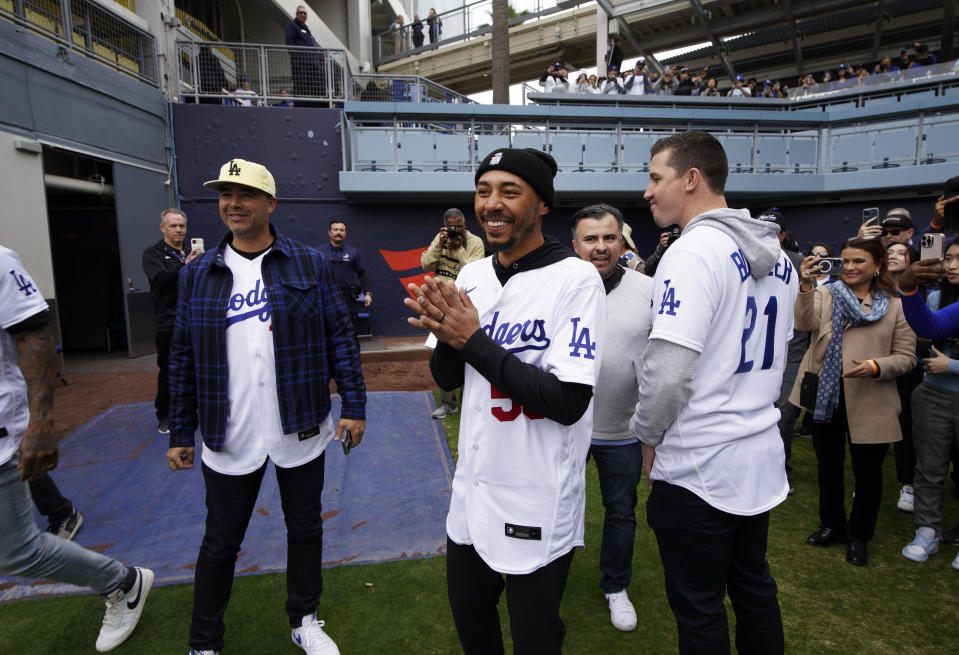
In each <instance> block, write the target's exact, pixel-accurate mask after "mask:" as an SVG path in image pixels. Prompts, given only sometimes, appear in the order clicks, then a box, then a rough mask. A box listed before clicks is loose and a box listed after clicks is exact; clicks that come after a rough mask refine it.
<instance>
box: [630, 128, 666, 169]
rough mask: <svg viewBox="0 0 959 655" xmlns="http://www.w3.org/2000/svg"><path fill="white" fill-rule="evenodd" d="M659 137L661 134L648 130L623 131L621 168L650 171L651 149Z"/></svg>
mask: <svg viewBox="0 0 959 655" xmlns="http://www.w3.org/2000/svg"><path fill="white" fill-rule="evenodd" d="M658 139H659V135H654V134H650V133H648V132H623V145H622V150H621V151H620V170H622V171H627V170H630V169H635V170H640V171H642V172H644V173H646V172H649V161H650V159H652V157H650V155H649V149H650V148H652V147H653V144H654V143H656V141H657V140H658Z"/></svg>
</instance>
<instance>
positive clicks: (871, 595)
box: [0, 414, 959, 655]
mask: <svg viewBox="0 0 959 655" xmlns="http://www.w3.org/2000/svg"><path fill="white" fill-rule="evenodd" d="M458 425H459V414H453V415H451V416H449V417H448V418H446V419H444V427H445V429H446V430H447V433H448V438H449V439H450V440H451V441H453V442H454V444H455V434H456V432H455V430H456V428H457V427H458ZM454 452H455V451H454ZM792 463H793V466H794V467H795V472H794V474H793V482H794V484H795V486H796V494H795V495H794V496H791V497H790V498H788V499H787V500H786V501H785V502H784V503H783V504H782V505H780V506H779V507H777V508H776V509H775V510H773V512H772V515H771V526H770V535H769V561H770V565H771V567H772V572H773V575H774V577H775V578H776V580H777V582H778V584H779V599H780V604H781V606H782V612H783V622H784V624H785V631H786V643H787V647H786V652H787V653H797V654H799V653H803V654H806V653H808V654H810V655H819V654H830V653H835V654H841V655H852V654H857V655H858V654H861V653H866V654H868V655H909V654H916V655H939V654H942V655H955V653H956V652H957V651H959V604H957V601H959V571H956V570H954V569H952V568H951V567H950V566H949V564H950V562H951V560H952V558H953V557H954V556H955V554H956V549H955V548H952V547H949V546H944V547H943V549H942V551H941V552H940V553H939V554H937V555H934V556H933V557H932V558H930V560H929V561H928V562H926V563H924V564H916V563H914V562H910V561H908V560H906V559H904V558H903V557H902V556H901V555H900V554H899V551H900V550H901V549H902V547H903V546H904V545H905V544H906V543H907V542H909V540H910V539H911V538H912V536H913V533H914V532H915V528H914V525H913V521H912V515H911V514H906V513H903V512H900V511H899V510H897V509H896V507H895V503H896V498H897V494H898V489H899V486H898V484H897V483H896V480H895V467H894V463H893V461H892V453H891V452H890V455H889V457H888V458H887V460H886V464H885V466H886V487H885V492H884V499H883V505H882V511H881V514H880V517H879V524H878V528H877V531H876V538H875V540H874V541H872V542H871V543H870V544H869V566H867V567H865V568H857V567H854V566H851V565H849V564H847V563H846V562H845V561H844V559H843V556H844V554H845V550H844V548H843V547H842V546H834V547H832V548H826V549H820V548H813V547H811V546H808V545H806V543H805V538H806V536H807V535H808V534H809V533H810V532H812V531H813V530H815V529H816V527H817V523H818V520H817V512H816V504H817V494H816V466H815V456H814V454H813V450H812V443H811V440H809V439H798V438H797V439H796V440H795V441H794V445H793V462H792ZM410 474H411V475H412V474H414V473H413V472H411V473H410ZM587 478H588V480H587V482H588V484H587V493H588V496H587V518H586V548H585V549H580V550H577V552H576V555H575V557H574V558H573V566H572V569H571V571H570V576H569V582H568V585H567V588H566V595H565V597H564V601H563V618H564V619H565V621H566V625H567V628H568V632H567V638H566V643H565V649H564V652H566V653H567V654H569V655H587V654H589V655H591V654H593V653H642V654H643V655H656V654H660V653H663V654H665V653H675V652H676V643H677V641H676V626H675V622H674V620H673V617H672V614H671V613H670V610H669V606H668V605H667V603H666V596H665V591H664V588H663V579H662V575H663V573H662V566H661V564H660V561H659V554H658V551H657V548H656V541H655V538H654V537H653V534H652V532H651V531H650V529H649V528H648V527H647V526H646V524H645V512H644V502H645V498H646V495H647V493H648V488H647V487H646V482H645V480H644V481H643V482H642V483H641V486H640V492H641V503H640V506H639V508H638V511H637V514H638V523H639V530H638V535H637V538H636V551H635V556H634V564H633V582H632V584H631V585H630V587H629V593H630V597H631V598H632V599H633V601H634V603H635V605H636V610H637V614H638V615H639V627H638V629H637V630H636V631H635V632H633V633H621V632H617V631H616V630H615V629H614V628H612V626H611V625H610V624H609V614H608V610H607V609H606V605H605V601H604V599H603V595H602V592H601V591H600V589H599V587H598V582H599V576H600V573H599V564H598V562H599V539H600V534H601V529H602V505H601V504H600V499H599V487H598V483H597V479H596V469H595V466H593V464H592V463H590V464H589V465H588V466H587ZM850 485H851V482H850ZM849 489H850V495H851V486H850V487H849ZM947 492H948V493H947V498H946V504H945V516H946V519H947V525H952V524H954V523H956V522H959V502H957V501H956V499H955V498H954V496H953V495H952V482H951V480H950V481H949V482H948V483H947ZM284 594H285V591H284V576H282V575H275V574H272V575H256V576H245V577H241V578H237V580H236V582H235V584H234V586H233V596H232V601H231V603H230V607H229V610H228V612H227V615H226V624H227V635H226V639H227V648H226V650H225V651H224V653H225V655H230V654H231V653H236V654H238V655H239V654H243V655H247V654H248V655H257V654H273V653H290V654H291V655H295V654H296V653H298V652H302V651H300V650H299V649H297V648H296V647H295V646H293V644H292V643H291V642H290V637H289V630H288V627H287V620H286V616H285V613H284V611H283V602H284ZM191 601H192V587H191V586H190V585H177V586H167V587H158V588H156V589H155V590H154V591H153V593H152V594H151V596H150V598H149V601H148V603H147V606H146V609H145V611H144V615H143V619H142V621H141V622H140V625H139V626H138V627H137V630H136V632H135V633H134V634H133V636H132V637H131V638H130V641H129V642H127V643H126V644H124V645H123V646H121V647H119V648H118V649H117V650H116V651H115V652H117V653H124V654H129V655H135V654H150V655H154V654H159V653H162V654H166V653H174V654H180V655H186V653H187V651H188V646H187V629H188V627H189V621H190V611H191ZM500 605H501V607H500V610H501V616H502V617H503V625H504V631H506V630H507V628H508V620H507V618H506V615H505V599H504V600H503V602H501V604H500ZM727 607H728V603H727ZM102 609H103V605H102V604H101V602H100V601H99V599H98V598H97V597H95V596H76V597H67V598H52V599H43V600H35V601H23V602H13V603H5V604H3V605H0V625H2V626H3V630H0V653H30V654H43V653H57V654H65V653H92V652H94V650H93V642H94V640H95V639H96V635H97V631H98V629H99V625H100V619H101V617H102ZM319 615H320V617H321V618H322V619H325V620H326V621H327V631H328V632H329V634H330V635H331V636H332V637H333V638H334V639H335V640H336V642H337V643H338V644H339V647H340V651H341V652H342V653H343V655H366V654H376V655H381V654H382V655H430V654H446V653H449V654H455V653H459V652H461V651H460V650H459V647H458V642H457V639H456V634H455V631H454V629H453V622H452V618H451V616H450V610H449V606H448V604H447V600H446V584H445V570H444V560H443V558H442V557H434V558H429V559H420V560H410V561H401V562H388V563H383V564H371V565H364V566H338V567H334V568H329V569H326V570H325V571H324V592H323V599H322V601H321V605H320V610H319ZM730 626H731V630H734V629H735V620H734V617H733V616H732V612H731V610H730ZM507 643H508V637H507ZM507 652H510V649H509V648H507ZM733 652H735V648H734V649H733Z"/></svg>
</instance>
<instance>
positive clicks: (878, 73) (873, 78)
mask: <svg viewBox="0 0 959 655" xmlns="http://www.w3.org/2000/svg"><path fill="white" fill-rule="evenodd" d="M937 63H939V62H938V58H937V56H936V55H935V54H933V53H931V52H929V48H928V46H926V45H925V44H923V43H915V44H914V46H913V47H912V48H911V49H903V50H902V52H901V53H900V55H899V56H898V57H895V58H893V57H883V58H882V59H880V60H879V61H877V62H873V63H864V64H857V65H850V64H845V63H841V64H838V65H837V66H836V68H834V69H830V70H826V71H823V72H822V73H819V74H815V73H806V74H803V75H800V76H799V77H798V79H797V81H796V84H795V86H790V84H789V82H788V81H783V80H778V79H767V80H759V79H758V78H755V77H750V78H746V77H744V76H743V75H736V76H735V77H733V79H732V80H731V81H730V86H729V87H728V88H727V87H723V88H720V86H719V84H718V81H717V77H716V76H715V75H711V74H710V70H709V68H708V67H705V66H704V67H703V68H702V69H701V70H699V71H695V70H691V69H689V68H687V67H686V66H683V65H682V64H671V65H668V66H666V67H665V68H664V69H663V71H662V73H659V72H657V71H654V70H649V69H647V66H646V61H645V59H644V58H642V57H641V58H639V59H638V60H637V61H636V64H635V66H634V67H633V68H632V69H626V68H624V69H623V70H622V71H621V70H619V68H618V67H617V66H610V67H609V68H608V70H607V71H606V75H605V76H600V77H597V75H595V74H592V75H591V74H588V73H587V71H586V70H580V71H579V72H578V73H577V76H576V81H575V82H574V83H570V81H569V79H568V68H567V67H565V66H564V65H563V64H562V63H560V62H557V63H555V64H553V65H551V66H550V67H549V68H548V69H547V71H546V73H545V74H544V75H543V76H542V77H541V78H540V80H539V84H540V86H541V87H542V88H543V90H544V91H546V92H547V93H549V92H564V93H580V94H587V95H588V94H597V95H676V96H710V97H720V96H721V97H731V98H786V97H789V96H796V95H806V94H810V93H822V92H824V91H833V90H841V89H847V88H854V87H857V86H866V85H870V84H877V83H882V82H894V81H897V80H901V79H909V77H910V76H912V75H916V74H918V72H919V71H918V70H917V69H924V67H927V66H934V65H936V64H937ZM955 68H957V69H959V60H956V65H955Z"/></svg>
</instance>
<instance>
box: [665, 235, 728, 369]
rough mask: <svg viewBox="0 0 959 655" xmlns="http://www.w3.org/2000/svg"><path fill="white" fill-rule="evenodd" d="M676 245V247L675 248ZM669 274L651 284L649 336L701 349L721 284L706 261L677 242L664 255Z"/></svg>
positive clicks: (692, 348)
mask: <svg viewBox="0 0 959 655" xmlns="http://www.w3.org/2000/svg"><path fill="white" fill-rule="evenodd" d="M677 246H678V247H677ZM667 261H668V263H669V266H668V268H667V269H664V270H668V275H664V276H656V279H655V283H654V286H653V303H652V307H651V308H652V312H653V330H652V332H651V333H650V335H649V338H650V339H665V340H667V341H671V342H673V343H675V344H677V345H680V346H685V347H686V348H689V349H691V350H695V351H696V352H699V353H701V352H703V347H704V345H705V344H706V339H707V337H708V336H709V333H710V329H711V328H712V318H713V316H715V313H716V308H717V307H718V306H719V303H720V299H721V297H722V287H721V285H720V283H719V282H718V280H717V276H716V272H715V271H714V270H712V266H711V264H710V262H709V260H706V259H704V258H703V257H702V256H701V255H699V254H697V253H696V252H693V251H692V250H687V249H685V248H684V247H683V245H681V244H679V242H677V243H675V244H673V247H672V248H670V250H668V251H667V252H666V254H665V255H664V256H663V262H662V263H661V264H660V265H661V266H662V264H665V263H666V262H667Z"/></svg>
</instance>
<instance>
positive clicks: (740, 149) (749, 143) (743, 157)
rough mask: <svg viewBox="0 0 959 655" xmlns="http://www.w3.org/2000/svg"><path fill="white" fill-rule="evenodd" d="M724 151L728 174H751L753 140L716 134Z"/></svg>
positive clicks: (747, 137)
mask: <svg viewBox="0 0 959 655" xmlns="http://www.w3.org/2000/svg"><path fill="white" fill-rule="evenodd" d="M716 138H717V139H719V142H720V143H722V144H723V149H725V150H726V159H727V160H728V161H729V172H730V173H752V172H753V138H752V137H751V136H743V135H738V134H717V135H716Z"/></svg>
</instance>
